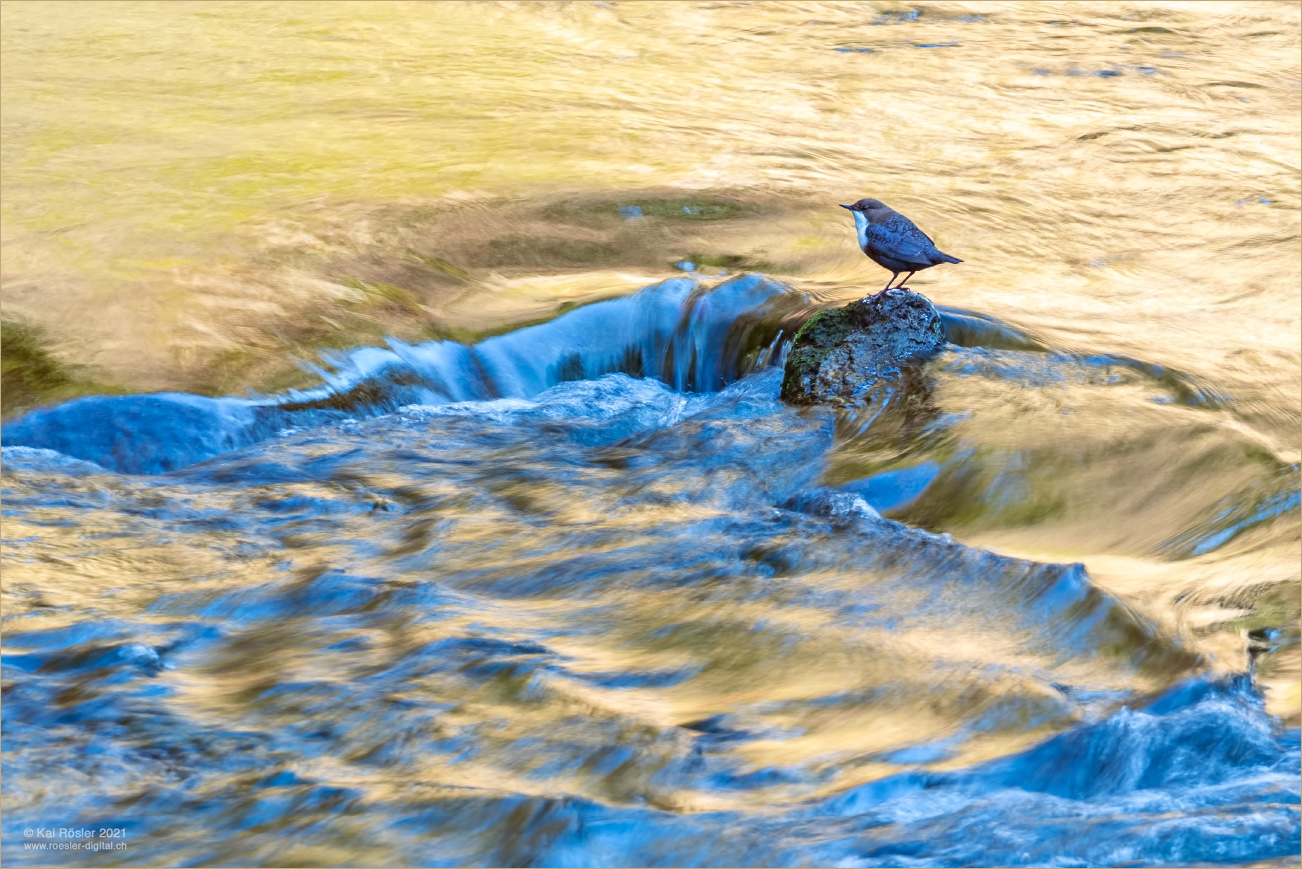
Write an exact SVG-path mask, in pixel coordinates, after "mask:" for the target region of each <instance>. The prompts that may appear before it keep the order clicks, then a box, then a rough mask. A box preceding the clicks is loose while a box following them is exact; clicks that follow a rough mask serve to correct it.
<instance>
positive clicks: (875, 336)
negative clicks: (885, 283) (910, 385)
mask: <svg viewBox="0 0 1302 869" xmlns="http://www.w3.org/2000/svg"><path fill="white" fill-rule="evenodd" d="M943 346H945V325H944V323H943V322H942V321H941V319H940V314H938V313H937V312H936V308H935V307H934V306H933V305H932V304H931V302H930V301H929V300H928V299H927V297H926V296H921V295H919V294H917V293H913V292H909V291H908V290H890V291H888V292H884V293H879V294H877V295H875V296H870V297H869V298H866V299H860V300H859V301H857V302H851V303H850V304H848V305H846V306H845V307H843V308H833V309H830V310H826V311H820V312H818V313H817V314H815V315H814V316H813V317H811V318H810V319H809V320H808V321H807V322H806V323H805V325H804V326H802V327H801V328H800V331H799V332H797V333H796V337H795V340H794V341H793V342H792V346H791V353H790V354H789V355H788V356H787V363H786V369H785V372H784V376H783V378H782V400H783V401H785V402H787V403H788V404H815V403H829V404H840V405H856V404H862V403H865V402H868V401H870V400H871V396H872V394H873V393H874V391H875V387H877V386H878V385H879V384H881V383H882V382H883V381H885V380H892V381H894V380H898V379H899V378H900V374H901V372H902V371H903V372H905V373H906V374H907V371H908V368H909V367H910V366H912V365H914V364H916V363H918V362H921V361H923V360H924V359H926V358H927V357H929V356H933V355H935V354H936V353H937V352H938V351H939V350H940V348H941V347H943ZM905 379H908V378H907V377H906V378H905Z"/></svg>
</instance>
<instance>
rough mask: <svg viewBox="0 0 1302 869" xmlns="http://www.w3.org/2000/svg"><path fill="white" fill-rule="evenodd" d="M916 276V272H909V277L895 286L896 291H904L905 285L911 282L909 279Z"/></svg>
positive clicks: (906, 276)
mask: <svg viewBox="0 0 1302 869" xmlns="http://www.w3.org/2000/svg"><path fill="white" fill-rule="evenodd" d="M916 274H917V272H916V271H912V272H909V273H908V274H907V275H905V276H904V280H902V281H900V282H899V283H898V284H896V285H895V289H897V290H902V289H904V285H905V284H907V283H908V282H909V278H911V277H913V276H914V275H916Z"/></svg>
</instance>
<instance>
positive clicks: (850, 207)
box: [841, 205, 854, 211]
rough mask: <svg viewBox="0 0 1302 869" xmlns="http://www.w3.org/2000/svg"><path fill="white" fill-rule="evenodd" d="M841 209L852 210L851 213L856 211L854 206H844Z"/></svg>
mask: <svg viewBox="0 0 1302 869" xmlns="http://www.w3.org/2000/svg"><path fill="white" fill-rule="evenodd" d="M841 207H842V208H848V209H850V210H851V211H854V206H853V205H842V206H841Z"/></svg>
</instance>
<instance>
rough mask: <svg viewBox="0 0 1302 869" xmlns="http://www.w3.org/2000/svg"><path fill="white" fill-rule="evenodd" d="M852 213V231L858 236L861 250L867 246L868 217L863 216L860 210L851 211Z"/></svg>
mask: <svg viewBox="0 0 1302 869" xmlns="http://www.w3.org/2000/svg"><path fill="white" fill-rule="evenodd" d="M850 213H851V214H853V215H854V231H855V233H856V234H858V236H859V249H860V250H863V249H864V248H865V247H867V246H868V218H866V217H864V216H863V212H862V211H851V212H850Z"/></svg>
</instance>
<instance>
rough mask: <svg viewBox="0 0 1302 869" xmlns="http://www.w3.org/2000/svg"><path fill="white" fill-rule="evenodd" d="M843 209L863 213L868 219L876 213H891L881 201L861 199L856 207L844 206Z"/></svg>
mask: <svg viewBox="0 0 1302 869" xmlns="http://www.w3.org/2000/svg"><path fill="white" fill-rule="evenodd" d="M841 207H842V208H848V209H850V210H851V211H859V212H862V213H863V214H864V216H866V217H871V216H872V215H873V214H874V213H876V214H883V213H885V212H887V211H890V209H889V208H887V207H886V205H885V203H883V202H882V201H881V200H880V199H860V200H859V201H858V202H856V203H855V204H854V205H842V206H841Z"/></svg>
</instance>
